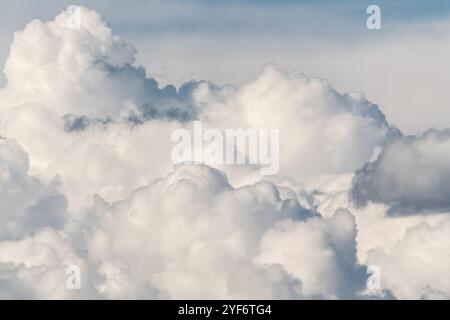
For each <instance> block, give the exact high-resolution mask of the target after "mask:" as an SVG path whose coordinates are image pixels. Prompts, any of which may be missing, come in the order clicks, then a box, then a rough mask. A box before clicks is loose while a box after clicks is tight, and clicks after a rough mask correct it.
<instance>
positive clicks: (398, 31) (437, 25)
mask: <svg viewBox="0 0 450 320" xmlns="http://www.w3.org/2000/svg"><path fill="white" fill-rule="evenodd" d="M70 4H80V5H85V6H87V7H90V8H92V9H95V10H96V11H98V12H99V13H101V14H102V15H103V16H104V17H105V18H106V20H107V21H109V23H110V24H111V26H112V27H113V30H114V31H115V32H116V33H117V34H118V35H120V36H121V37H123V38H125V39H126V40H128V41H129V42H131V43H132V44H133V45H134V46H135V47H136V48H137V50H138V54H137V57H138V63H140V64H142V65H143V66H145V67H146V69H147V73H148V75H149V76H151V77H154V78H156V79H157V80H158V81H159V82H161V83H162V84H167V83H172V84H175V85H177V86H179V85H180V84H182V83H183V82H185V81H189V80H191V79H207V80H211V81H213V82H216V83H218V84H224V83H231V84H235V85H242V84H244V83H246V82H248V81H251V80H252V79H254V78H255V77H257V75H258V74H259V73H260V72H261V70H262V68H263V66H264V65H265V64H267V63H273V64H275V65H277V66H279V67H280V68H282V69H285V70H288V71H300V72H303V73H305V74H307V75H309V76H315V77H320V78H324V79H327V80H328V81H329V82H330V83H331V84H332V85H333V86H334V87H335V88H336V89H337V90H338V91H341V92H347V91H357V92H364V93H365V94H366V97H367V98H368V99H369V100H371V101H373V102H375V103H377V104H379V105H380V107H381V108H382V110H383V111H384V112H385V113H386V115H387V116H388V118H389V120H390V121H391V122H392V123H393V124H395V125H396V126H398V127H399V128H400V129H401V130H403V131H404V132H405V133H418V132H420V131H423V130H426V129H427V128H430V127H435V128H445V127H449V126H450V108H449V106H450V91H449V90H448V82H449V81H448V78H449V75H448V74H449V70H450V62H449V59H448V58H449V57H450V41H449V40H450V17H449V14H450V2H448V1H432V2H429V1H375V2H374V1H276V2H274V1H250V0H248V1H221V0H217V1H214V0H213V1H171V0H169V1H154V0H145V1H133V2H131V3H130V2H129V1H119V0H112V1H111V0H110V1H106V0H94V1H92V0H91V1H77V2H74V1H73V0H72V1H66V0H63V1H60V0H59V1H55V0H43V1H39V2H37V1H24V0H18V1H14V2H6V1H2V8H3V9H2V10H1V11H0V64H1V65H4V61H5V59H6V57H7V56H8V51H9V45H10V43H11V41H12V37H13V33H14V31H17V30H21V29H23V27H24V25H25V24H26V23H27V22H29V21H30V20H32V19H35V18H38V19H41V20H44V21H46V20H50V19H52V18H53V17H54V16H55V15H56V14H58V13H59V12H60V11H62V10H63V9H65V8H67V7H68V6H69V5H70ZM369 4H377V5H379V6H380V8H381V19H382V29H381V30H375V31H371V30H368V29H367V28H366V19H367V16H368V15H367V14H366V8H367V6H368V5H369ZM0 80H1V82H3V83H4V81H5V80H4V77H3V76H2V78H1V79H0Z"/></svg>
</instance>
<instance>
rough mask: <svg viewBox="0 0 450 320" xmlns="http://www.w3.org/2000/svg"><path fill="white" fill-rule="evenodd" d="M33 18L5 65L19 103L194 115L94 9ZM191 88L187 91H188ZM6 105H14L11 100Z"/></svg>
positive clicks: (125, 114) (67, 110)
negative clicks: (44, 19)
mask: <svg viewBox="0 0 450 320" xmlns="http://www.w3.org/2000/svg"><path fill="white" fill-rule="evenodd" d="M73 8H74V9H73V10H72V9H71V10H67V11H63V12H62V13H61V14H60V15H58V16H57V17H56V18H55V20H53V21H49V22H42V21H40V20H34V21H32V22H30V23H28V24H27V25H26V27H25V29H24V30H23V31H20V32H17V33H15V35H14V41H13V43H12V45H11V49H10V54H9V57H8V59H7V61H6V65H5V70H4V72H5V76H6V79H7V88H8V91H9V92H8V93H5V94H6V95H9V94H13V95H15V97H16V98H15V99H14V100H13V101H14V103H15V104H16V105H18V104H33V105H36V104H41V105H42V106H44V107H45V108H48V109H50V110H51V111H52V112H54V113H55V114H57V115H58V116H64V115H65V114H75V115H78V116H87V117H94V118H97V117H100V118H105V117H113V118H117V117H122V118H129V119H130V120H133V121H138V120H140V119H141V118H142V119H154V118H169V119H170V118H177V119H182V120H186V119H192V118H194V117H195V109H194V108H193V106H191V105H190V104H189V103H188V101H187V99H186V97H183V92H180V93H178V92H177V90H176V88H175V87H174V86H166V87H164V88H161V89H160V88H159V87H158V83H157V82H156V81H155V80H153V79H151V78H147V76H146V73H145V70H144V69H143V68H142V67H140V66H138V65H137V64H136V61H135V53H136V50H135V49H134V47H133V46H132V45H130V44H129V43H127V42H126V41H124V40H122V39H121V38H119V37H118V36H116V35H113V34H112V31H111V29H110V28H109V26H108V25H107V23H106V22H105V21H104V20H103V18H102V17H101V16H100V15H98V14H97V13H96V12H95V11H92V10H89V9H87V8H84V7H73ZM185 91H186V90H185ZM3 107H14V106H11V105H9V103H8V101H6V103H4V106H3Z"/></svg>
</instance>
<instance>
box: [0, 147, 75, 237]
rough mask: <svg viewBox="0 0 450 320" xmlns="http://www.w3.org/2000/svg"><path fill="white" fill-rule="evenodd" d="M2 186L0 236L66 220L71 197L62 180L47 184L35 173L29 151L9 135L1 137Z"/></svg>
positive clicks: (30, 230)
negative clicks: (62, 188) (60, 188)
mask: <svg viewBox="0 0 450 320" xmlns="http://www.w3.org/2000/svg"><path fill="white" fill-rule="evenodd" d="M0 190H1V192H0V240H5V239H18V238H20V237H22V236H24V235H26V234H29V233H32V232H35V231H37V230H39V229H41V228H43V227H52V228H55V229H58V228H61V227H62V226H63V225H64V224H65V221H66V219H67V215H68V214H67V199H66V197H65V196H64V195H63V194H61V193H60V192H59V191H58V182H57V181H56V180H55V181H54V182H53V183H50V184H48V185H46V184H43V183H41V182H40V181H39V180H38V179H37V178H36V177H33V176H31V175H30V174H29V161H28V155H27V154H26V153H25V152H24V151H23V150H22V148H20V146H18V145H17V144H16V143H15V142H13V141H11V140H6V139H0Z"/></svg>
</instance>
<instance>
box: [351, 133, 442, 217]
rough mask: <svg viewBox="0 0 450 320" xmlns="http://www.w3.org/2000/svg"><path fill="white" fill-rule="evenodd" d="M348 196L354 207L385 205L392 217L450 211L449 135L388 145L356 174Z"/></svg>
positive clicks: (400, 140) (430, 135) (428, 135)
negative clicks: (371, 204) (373, 204)
mask: <svg viewBox="0 0 450 320" xmlns="http://www.w3.org/2000/svg"><path fill="white" fill-rule="evenodd" d="M351 193H352V198H353V200H354V201H355V202H356V204H357V205H361V206H362V205H366V204H367V203H368V202H369V201H372V202H378V203H385V204H387V205H389V206H390V212H391V213H392V214H414V213H417V212H426V211H428V212H445V211H450V131H449V130H445V131H437V130H429V131H427V132H425V133H424V134H423V135H421V136H407V137H400V138H398V139H396V140H394V141H393V142H392V143H389V144H388V145H387V146H385V148H384V149H383V151H382V152H381V153H380V155H379V156H378V158H377V159H376V160H375V161H374V162H370V163H367V164H366V165H365V166H364V167H363V168H362V169H361V170H359V171H357V172H356V175H355V179H354V182H353V186H352V191H351Z"/></svg>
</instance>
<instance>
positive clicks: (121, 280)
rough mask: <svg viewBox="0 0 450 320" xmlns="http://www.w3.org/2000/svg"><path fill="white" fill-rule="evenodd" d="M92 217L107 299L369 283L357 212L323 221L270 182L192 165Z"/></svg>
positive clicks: (345, 292) (90, 239)
mask: <svg viewBox="0 0 450 320" xmlns="http://www.w3.org/2000/svg"><path fill="white" fill-rule="evenodd" d="M93 215H94V216H93V217H91V219H92V220H90V221H95V222H94V223H90V224H89V225H86V226H85V228H87V229H88V230H89V232H88V236H87V245H88V251H89V255H90V257H91V259H92V260H93V261H94V263H96V264H98V265H99V267H98V269H99V270H100V272H101V274H102V276H103V277H104V282H103V283H101V284H99V285H98V289H99V291H100V292H101V293H102V294H104V295H105V296H107V297H109V298H116V297H120V296H123V295H126V296H127V297H134V298H136V297H140V296H153V297H170V298H300V297H327V298H330V297H355V295H356V291H357V290H356V289H355V288H358V289H359V288H361V286H362V284H363V283H365V282H364V281H363V280H364V278H363V277H361V270H362V268H361V267H358V265H357V262H356V243H355V236H356V226H355V221H354V218H353V217H352V215H351V214H350V213H349V212H347V211H345V210H341V211H338V212H337V213H336V214H335V215H334V217H333V218H331V219H329V220H328V219H327V220H322V218H320V217H319V216H316V214H315V213H314V212H311V211H309V210H306V209H304V208H303V207H302V206H301V205H300V204H299V203H298V202H297V201H296V200H295V199H291V198H287V199H282V198H281V196H280V192H279V190H278V188H277V187H276V186H275V185H274V184H272V183H270V182H259V183H257V184H255V185H252V186H246V187H242V188H238V189H234V188H233V187H231V186H230V184H229V183H228V181H227V179H226V177H225V176H224V175H223V174H222V173H221V172H219V171H217V170H215V169H212V168H209V167H206V166H201V165H184V166H179V167H176V168H175V170H174V171H173V172H172V173H171V174H169V175H168V176H167V177H166V178H164V179H159V180H157V181H155V182H154V183H152V184H150V185H148V186H146V187H143V188H140V189H138V190H136V191H135V192H134V193H133V195H132V196H131V198H130V199H127V200H125V201H122V202H118V203H115V204H113V205H112V206H109V205H107V204H106V203H104V202H103V201H101V199H98V200H97V204H96V207H94V208H93ZM130 261H133V263H132V264H130V263H129V262H130ZM324 274H328V275H329V276H328V277H324ZM239 279H249V284H250V285H247V283H243V282H242V281H239ZM349 281H350V282H351V283H352V285H350V282H349ZM130 287H132V288H136V290H135V291H134V292H133V291H130V290H129V288H130Z"/></svg>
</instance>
